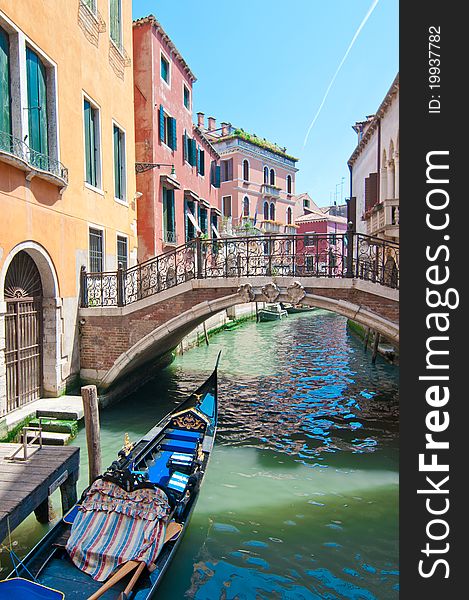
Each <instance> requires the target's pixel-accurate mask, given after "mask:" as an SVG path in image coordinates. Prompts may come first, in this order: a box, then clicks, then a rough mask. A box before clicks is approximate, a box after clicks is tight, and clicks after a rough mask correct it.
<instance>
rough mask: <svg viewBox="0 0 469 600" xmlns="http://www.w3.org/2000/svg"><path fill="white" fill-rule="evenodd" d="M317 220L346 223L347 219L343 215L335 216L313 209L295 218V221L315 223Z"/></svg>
mask: <svg viewBox="0 0 469 600" xmlns="http://www.w3.org/2000/svg"><path fill="white" fill-rule="evenodd" d="M318 221H327V222H328V223H342V224H343V225H347V219H346V218H345V217H336V216H335V215H329V214H327V213H325V212H322V211H319V212H318V211H313V212H311V213H308V214H307V215H303V216H301V217H298V218H296V219H295V223H317V222H318Z"/></svg>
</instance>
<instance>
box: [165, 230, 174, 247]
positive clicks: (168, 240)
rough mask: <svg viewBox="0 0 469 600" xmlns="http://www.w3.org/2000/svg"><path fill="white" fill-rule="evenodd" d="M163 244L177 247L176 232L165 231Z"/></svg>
mask: <svg viewBox="0 0 469 600" xmlns="http://www.w3.org/2000/svg"><path fill="white" fill-rule="evenodd" d="M163 242H164V243H165V244H167V245H168V246H175V245H176V232H175V231H163Z"/></svg>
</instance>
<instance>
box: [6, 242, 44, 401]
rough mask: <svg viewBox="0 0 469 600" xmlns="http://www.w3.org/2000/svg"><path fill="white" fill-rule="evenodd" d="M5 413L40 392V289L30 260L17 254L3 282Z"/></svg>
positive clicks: (36, 396)
mask: <svg viewBox="0 0 469 600" xmlns="http://www.w3.org/2000/svg"><path fill="white" fill-rule="evenodd" d="M5 297H6V298H5V299H6V304H7V314H6V316H5V329H6V331H5V334H6V335H5V338H6V339H5V342H6V343H5V366H6V377H7V412H10V411H12V410H14V409H15V408H19V407H20V406H23V405H25V404H28V402H32V401H33V400H37V399H38V398H40V397H41V393H42V286H41V278H40V275H39V271H38V270H37V267H36V264H35V263H34V261H33V259H32V258H31V257H30V256H29V255H28V254H26V253H25V252H20V253H19V254H18V255H17V256H16V257H15V258H14V259H13V261H12V263H11V265H10V267H9V269H8V272H7V276H6V280H5Z"/></svg>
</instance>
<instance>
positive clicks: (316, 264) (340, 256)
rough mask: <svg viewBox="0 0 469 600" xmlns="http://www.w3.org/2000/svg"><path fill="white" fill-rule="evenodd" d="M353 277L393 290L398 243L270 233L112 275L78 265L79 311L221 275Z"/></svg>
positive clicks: (223, 241) (178, 251)
mask: <svg viewBox="0 0 469 600" xmlns="http://www.w3.org/2000/svg"><path fill="white" fill-rule="evenodd" d="M266 276H267V277H316V278H317V277H330V278H346V277H347V278H357V279H362V280H367V281H371V282H373V283H376V284H380V285H384V286H386V287H391V288H395V289H397V288H398V287H399V244H398V243H395V242H390V241H387V240H383V239H380V238H376V237H371V236H368V235H363V234H358V233H353V232H350V231H349V232H347V233H343V234H307V235H298V234H296V235H271V236H267V235H265V236H249V237H225V238H217V239H211V240H205V239H204V240H203V239H201V238H197V239H195V240H192V241H190V242H188V243H187V244H184V245H183V246H179V247H178V248H175V249H174V250H171V251H169V252H166V253H164V254H161V255H159V256H156V257H154V258H152V259H149V260H147V261H145V262H142V263H139V264H137V265H135V266H133V267H130V268H128V269H125V270H124V269H122V268H119V269H118V270H117V271H114V272H103V273H87V272H86V270H85V268H84V267H82V271H81V278H80V279H81V290H80V305H81V306H82V307H83V308H85V307H86V308H92V307H105V306H125V305H128V304H132V303H133V302H137V301H138V300H142V299H144V298H148V297H149V296H153V295H155V294H158V293H159V292H162V291H165V290H168V289H170V288H172V287H175V286H177V285H180V284H182V283H185V282H187V281H189V280H191V279H195V278H198V279H212V278H213V279H216V278H220V277H224V278H227V277H235V278H250V277H266Z"/></svg>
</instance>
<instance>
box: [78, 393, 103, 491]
mask: <svg viewBox="0 0 469 600" xmlns="http://www.w3.org/2000/svg"><path fill="white" fill-rule="evenodd" d="M81 397H82V400H83V411H84V416H85V427H86V444H87V446H88V465H89V479H90V484H91V483H92V482H93V481H94V480H95V479H96V477H97V476H98V475H99V474H100V473H101V440H100V427H99V409H98V390H97V389H96V386H95V385H85V386H84V387H82V388H81Z"/></svg>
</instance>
